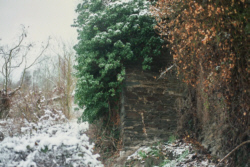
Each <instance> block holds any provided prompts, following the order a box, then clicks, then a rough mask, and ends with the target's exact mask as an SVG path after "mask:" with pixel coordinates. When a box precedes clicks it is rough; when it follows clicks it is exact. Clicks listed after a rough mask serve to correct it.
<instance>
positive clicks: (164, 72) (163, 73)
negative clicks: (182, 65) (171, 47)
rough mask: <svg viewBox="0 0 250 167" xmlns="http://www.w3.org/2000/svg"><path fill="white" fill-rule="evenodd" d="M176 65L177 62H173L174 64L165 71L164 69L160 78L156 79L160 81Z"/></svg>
mask: <svg viewBox="0 0 250 167" xmlns="http://www.w3.org/2000/svg"><path fill="white" fill-rule="evenodd" d="M174 66H176V64H173V65H172V66H170V67H168V68H167V69H166V70H165V71H163V72H162V73H161V75H160V76H159V78H157V80H156V81H158V80H159V79H160V78H162V77H163V76H164V75H165V74H166V73H167V72H168V71H169V70H171V69H172V68H173V67H174Z"/></svg>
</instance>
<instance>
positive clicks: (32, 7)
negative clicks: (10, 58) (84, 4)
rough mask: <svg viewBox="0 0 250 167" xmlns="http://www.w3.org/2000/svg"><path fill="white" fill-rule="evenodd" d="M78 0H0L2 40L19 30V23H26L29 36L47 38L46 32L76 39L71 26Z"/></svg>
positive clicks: (42, 39) (0, 35) (71, 39)
mask: <svg viewBox="0 0 250 167" xmlns="http://www.w3.org/2000/svg"><path fill="white" fill-rule="evenodd" d="M78 2H79V0H0V38H1V39H2V42H1V43H6V42H7V43H9V42H11V41H13V39H16V38H17V37H18V35H20V32H21V25H24V26H25V27H29V28H28V29H27V31H28V39H29V40H30V41H32V42H37V41H40V42H41V41H46V39H48V37H49V36H51V37H52V38H53V37H56V38H62V40H65V41H69V40H70V41H76V38H77V33H76V30H75V28H73V27H71V25H72V24H73V20H74V18H76V16H77V15H76V13H75V8H76V6H77V3H78Z"/></svg>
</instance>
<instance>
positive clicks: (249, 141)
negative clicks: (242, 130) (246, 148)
mask: <svg viewBox="0 0 250 167" xmlns="http://www.w3.org/2000/svg"><path fill="white" fill-rule="evenodd" d="M247 143H250V140H247V141H245V142H243V143H241V144H240V145H238V146H237V147H235V148H234V149H233V150H232V151H231V152H230V153H228V154H227V155H226V156H225V157H224V158H223V159H222V160H220V162H219V163H218V164H217V165H216V167H217V166H218V165H219V164H220V163H222V162H223V161H224V160H225V159H227V158H228V157H229V156H230V155H231V154H232V153H233V152H235V151H236V150H237V149H238V148H240V147H241V146H243V145H245V144H247Z"/></svg>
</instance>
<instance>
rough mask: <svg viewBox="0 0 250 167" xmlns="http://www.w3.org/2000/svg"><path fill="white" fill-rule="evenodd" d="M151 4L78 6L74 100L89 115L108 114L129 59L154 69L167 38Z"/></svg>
mask: <svg viewBox="0 0 250 167" xmlns="http://www.w3.org/2000/svg"><path fill="white" fill-rule="evenodd" d="M149 5H150V4H149V2H147V1H144V0H135V1H130V0H127V1H115V2H111V3H109V4H104V3H103V2H102V1H101V0H83V3H81V4H79V5H78V7H77V10H76V12H78V14H79V15H78V18H77V20H76V21H75V24H74V26H75V27H77V28H78V40H79V42H78V44H77V45H75V50H76V53H77V56H76V61H77V65H75V69H76V70H77V72H76V76H77V78H78V81H77V86H76V94H75V100H76V102H77V104H78V105H79V106H80V107H84V106H85V107H86V109H85V111H84V113H83V119H84V120H88V121H89V122H93V121H94V120H96V119H97V118H100V117H103V116H108V112H109V109H110V108H111V109H112V108H113V107H114V106H112V104H114V102H115V101H117V100H118V99H119V94H120V92H121V84H122V81H123V79H124V76H125V66H126V64H129V63H131V62H134V61H136V60H139V59H142V60H143V61H142V64H141V66H142V68H143V69H149V68H150V63H151V62H152V56H153V55H154V56H156V55H159V54H160V48H161V42H162V41H161V39H160V38H159V37H158V36H157V35H156V34H155V32H154V29H153V27H154V26H155V19H154V18H153V17H151V15H150V12H149V11H148V8H149ZM109 105H110V106H109Z"/></svg>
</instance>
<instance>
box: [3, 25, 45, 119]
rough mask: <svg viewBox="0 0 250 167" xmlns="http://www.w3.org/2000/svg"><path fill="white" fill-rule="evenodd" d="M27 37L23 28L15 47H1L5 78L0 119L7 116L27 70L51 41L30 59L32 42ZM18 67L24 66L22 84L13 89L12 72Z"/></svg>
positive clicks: (21, 81)
mask: <svg viewBox="0 0 250 167" xmlns="http://www.w3.org/2000/svg"><path fill="white" fill-rule="evenodd" d="M26 37H27V33H26V31H25V29H24V28H23V30H22V34H21V35H20V36H19V39H18V42H17V44H15V45H14V46H13V47H11V48H8V46H1V47H0V59H1V60H2V61H3V62H2V64H1V65H2V67H1V69H0V74H1V76H2V78H3V84H2V85H3V89H2V91H1V92H0V97H1V101H0V110H1V111H0V119H2V118H5V117H6V116H7V115H8V112H9V105H10V98H11V97H12V96H13V95H14V94H15V92H16V91H17V90H19V89H20V88H21V86H22V84H23V81H24V77H25V73H26V71H27V70H28V69H29V68H31V67H32V66H33V65H34V64H35V63H36V62H37V60H38V59H39V58H40V57H41V56H42V55H43V53H44V52H45V50H46V49H47V48H48V46H49V42H48V43H47V44H46V46H45V47H43V48H42V50H41V52H40V53H39V54H38V55H37V56H36V58H35V59H34V60H33V61H32V62H29V61H28V53H29V51H30V49H31V47H32V45H31V44H26V43H25V42H24V40H25V38H26ZM17 68H22V76H21V80H20V85H19V86H18V87H17V88H16V89H14V90H11V88H10V86H11V81H12V78H11V74H12V73H13V71H14V70H16V69H17Z"/></svg>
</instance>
